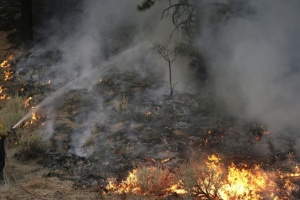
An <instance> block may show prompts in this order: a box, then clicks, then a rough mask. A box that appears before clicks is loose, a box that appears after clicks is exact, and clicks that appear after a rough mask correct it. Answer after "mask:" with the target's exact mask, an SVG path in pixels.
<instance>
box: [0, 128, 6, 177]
mask: <svg viewBox="0 0 300 200" xmlns="http://www.w3.org/2000/svg"><path fill="white" fill-rule="evenodd" d="M7 136H8V133H7V132H6V131H5V129H4V127H3V125H2V124H1V123H0V183H3V182H4V177H3V169H4V166H5V147H4V142H5V139H6V137H7Z"/></svg>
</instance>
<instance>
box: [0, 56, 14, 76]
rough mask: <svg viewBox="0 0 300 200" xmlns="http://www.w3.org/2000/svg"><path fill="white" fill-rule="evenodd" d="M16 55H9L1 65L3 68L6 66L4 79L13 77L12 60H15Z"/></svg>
mask: <svg viewBox="0 0 300 200" xmlns="http://www.w3.org/2000/svg"><path fill="white" fill-rule="evenodd" d="M13 58H14V56H13V55H11V56H9V57H8V59H6V60H4V61H3V62H2V63H1V64H0V66H1V68H4V69H5V70H4V80H5V81H7V80H10V79H12V77H13V71H11V64H10V62H11V61H12V60H13Z"/></svg>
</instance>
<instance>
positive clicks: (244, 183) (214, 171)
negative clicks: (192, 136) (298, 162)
mask: <svg viewBox="0 0 300 200" xmlns="http://www.w3.org/2000/svg"><path fill="white" fill-rule="evenodd" d="M221 160H222V159H221V157H220V156H219V155H211V156H208V158H207V161H206V162H205V163H204V164H199V163H198V164H195V163H194V164H191V165H189V166H185V167H183V169H181V173H179V174H173V173H171V172H169V171H168V172H162V171H161V170H162V169H160V172H159V171H157V170H158V169H156V168H155V167H142V168H137V169H134V170H133V171H132V172H130V173H129V175H128V177H127V178H126V179H125V180H123V181H121V183H117V182H116V180H112V179H110V180H109V182H108V185H107V186H106V189H107V191H109V192H112V193H115V194H123V193H131V194H136V195H146V194H152V195H158V196H159V195H160V196H167V195H169V194H171V193H173V194H174V193H176V194H177V195H191V196H195V197H198V198H199V199H215V200H221V199H222V200H233V199H243V200H244V199H245V200H252V199H275V200H279V199H286V200H287V199H290V198H291V196H292V193H293V192H295V191H297V190H299V188H298V186H297V185H296V184H295V183H293V182H292V181H291V180H290V178H291V177H299V176H300V168H299V166H296V167H295V169H294V171H293V173H287V172H281V171H279V170H270V171H268V170H264V169H262V166H261V165H254V166H250V165H248V164H239V165H236V164H234V163H232V164H231V165H230V166H227V167H226V166H224V164H223V163H222V162H221ZM158 172H159V173H158ZM147 174H148V175H147ZM153 174H156V176H155V179H157V180H156V183H154V179H153V178H154V175H153ZM170 177H172V178H170ZM174 177H177V178H174ZM161 180H164V182H162V181H161ZM175 180H179V181H175ZM145 185H147V187H148V188H147V187H146V186H145ZM150 185H151V189H149V187H150ZM154 188H155V189H154ZM161 192H163V194H162V193H161Z"/></svg>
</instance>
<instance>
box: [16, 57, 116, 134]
mask: <svg viewBox="0 0 300 200" xmlns="http://www.w3.org/2000/svg"><path fill="white" fill-rule="evenodd" d="M111 66H112V65H111V64H109V63H107V64H106V65H105V67H104V68H101V69H96V70H91V71H90V72H88V73H86V74H83V75H81V76H79V77H77V78H75V79H74V80H72V81H70V82H69V83H67V84H66V85H64V86H63V87H61V88H60V89H58V90H56V91H55V92H53V93H52V94H51V95H50V96H48V97H47V98H45V99H44V100H43V101H42V102H41V103H39V104H38V105H37V106H36V107H35V108H34V109H32V110H31V111H30V112H28V113H27V114H26V115H25V116H24V117H23V118H22V119H20V120H19V121H18V122H17V123H16V124H15V125H14V126H13V127H12V129H15V128H16V127H18V126H19V125H20V124H21V123H23V122H24V121H25V120H27V119H28V118H30V117H31V115H32V113H34V112H37V111H38V110H39V109H40V108H42V107H43V106H45V105H47V104H48V103H49V102H52V101H53V100H55V99H56V98H57V97H59V96H61V95H63V94H64V93H66V92H67V91H69V90H70V89H71V88H74V86H75V85H77V84H78V83H81V82H82V81H83V80H84V81H86V80H89V81H90V84H94V83H96V82H98V81H99V79H100V75H101V74H100V71H101V72H102V73H103V72H104V71H106V70H107V69H109V67H111Z"/></svg>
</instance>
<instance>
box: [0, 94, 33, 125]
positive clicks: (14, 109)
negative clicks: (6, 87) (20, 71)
mask: <svg viewBox="0 0 300 200" xmlns="http://www.w3.org/2000/svg"><path fill="white" fill-rule="evenodd" d="M28 111H29V110H28V109H27V108H24V103H23V99H22V98H21V97H19V96H14V97H12V98H11V99H9V100H7V101H6V102H5V104H4V106H3V107H2V108H1V110H0V122H1V123H2V124H3V126H4V127H5V128H6V129H10V128H12V127H13V126H14V125H15V124H16V123H17V122H18V121H19V120H20V119H22V117H23V116H24V115H26V114H27V113H28Z"/></svg>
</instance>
